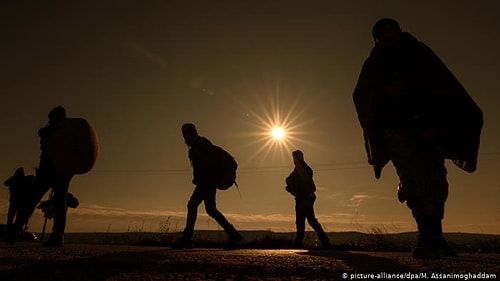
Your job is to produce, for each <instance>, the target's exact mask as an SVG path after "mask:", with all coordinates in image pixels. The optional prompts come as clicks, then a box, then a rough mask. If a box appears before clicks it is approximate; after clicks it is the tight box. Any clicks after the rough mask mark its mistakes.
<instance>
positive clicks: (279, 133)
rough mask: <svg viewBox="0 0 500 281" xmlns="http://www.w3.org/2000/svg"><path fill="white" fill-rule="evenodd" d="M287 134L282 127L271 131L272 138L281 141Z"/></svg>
mask: <svg viewBox="0 0 500 281" xmlns="http://www.w3.org/2000/svg"><path fill="white" fill-rule="evenodd" d="M285 135H286V132H285V130H284V129H283V128H281V127H274V128H273V129H272V131H271V136H272V138H273V139H274V140H277V141H281V140H283V138H284V137H285Z"/></svg>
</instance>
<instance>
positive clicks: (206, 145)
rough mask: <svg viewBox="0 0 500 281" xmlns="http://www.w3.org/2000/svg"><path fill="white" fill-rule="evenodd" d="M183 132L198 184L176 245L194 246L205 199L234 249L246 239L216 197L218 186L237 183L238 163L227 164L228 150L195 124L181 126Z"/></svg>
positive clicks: (227, 245) (190, 247) (209, 213)
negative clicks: (222, 211) (215, 143)
mask: <svg viewBox="0 0 500 281" xmlns="http://www.w3.org/2000/svg"><path fill="white" fill-rule="evenodd" d="M182 135H183V137H184V141H185V143H186V145H187V146H188V147H189V160H190V161H191V166H192V167H193V180H192V182H193V184H194V185H195V186H196V187H195V189H194V191H193V194H192V195H191V198H190V199H189V201H188V205H187V218H186V227H185V228H184V232H183V235H182V237H181V239H180V240H179V241H178V242H177V243H176V244H175V245H174V247H175V248H177V249H192V248H193V243H192V238H193V232H194V226H195V223H196V217H197V214H198V206H199V205H200V204H201V202H204V203H205V210H206V212H207V214H208V215H209V216H210V217H212V218H213V219H214V220H215V221H216V222H217V223H218V224H219V225H220V226H221V227H222V228H223V229H224V231H225V232H226V233H227V234H228V236H229V237H228V239H227V242H226V244H225V246H224V249H234V248H235V247H236V245H237V244H238V243H239V242H241V241H242V240H243V236H241V234H240V233H239V232H238V231H237V230H236V228H235V227H234V226H233V225H232V224H231V223H229V221H228V220H227V219H226V218H225V217H224V215H223V214H222V213H221V212H220V211H219V210H218V209H217V206H216V202H215V197H216V193H217V189H227V188H228V187H229V186H230V185H232V184H233V183H234V180H235V175H236V173H235V172H236V168H235V165H236V162H234V163H233V164H232V165H227V164H226V163H225V161H223V160H224V159H228V158H229V157H227V155H229V153H227V152H225V151H224V150H223V149H221V148H220V147H218V146H215V145H213V144H212V142H210V141H209V140H208V139H206V138H205V137H202V136H200V135H198V131H197V130H196V126H195V125H194V124H192V123H186V124H184V125H182ZM229 156H230V155H229ZM230 158H232V157H230ZM229 160H230V159H229ZM233 161H234V159H233ZM229 162H231V161H229ZM228 178H229V179H232V182H230V184H227V179H228ZM229 181H230V180H229ZM228 185H229V186H228Z"/></svg>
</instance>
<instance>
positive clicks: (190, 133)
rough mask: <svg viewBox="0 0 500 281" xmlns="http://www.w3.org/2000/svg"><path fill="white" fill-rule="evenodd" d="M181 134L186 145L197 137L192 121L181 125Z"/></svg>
mask: <svg viewBox="0 0 500 281" xmlns="http://www.w3.org/2000/svg"><path fill="white" fill-rule="evenodd" d="M182 136H183V137H184V142H185V143H186V144H187V146H191V145H192V143H193V141H194V140H195V139H196V138H198V137H199V135H198V131H197V130H196V126H195V125H194V124H192V123H186V124H184V125H182Z"/></svg>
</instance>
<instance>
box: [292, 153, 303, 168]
mask: <svg viewBox="0 0 500 281" xmlns="http://www.w3.org/2000/svg"><path fill="white" fill-rule="evenodd" d="M292 156H293V163H294V164H295V165H297V164H299V163H304V153H302V151H300V150H295V151H294V152H292Z"/></svg>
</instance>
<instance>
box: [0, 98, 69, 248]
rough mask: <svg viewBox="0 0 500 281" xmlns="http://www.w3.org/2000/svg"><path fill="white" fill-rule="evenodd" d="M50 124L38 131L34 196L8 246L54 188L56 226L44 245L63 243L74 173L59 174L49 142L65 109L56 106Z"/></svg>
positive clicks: (13, 231) (27, 204)
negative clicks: (39, 152)
mask: <svg viewBox="0 0 500 281" xmlns="http://www.w3.org/2000/svg"><path fill="white" fill-rule="evenodd" d="M48 118H49V122H48V125H46V126H45V127H43V128H41V129H40V130H39V131H38V136H39V137H40V149H41V155H40V163H39V167H38V169H37V172H36V175H35V180H34V183H33V193H32V196H31V198H29V199H30V200H27V201H26V203H25V204H24V206H23V208H22V212H20V213H19V216H18V217H17V218H16V222H15V223H14V227H13V228H12V229H11V230H10V231H9V232H10V233H9V237H8V241H7V242H8V243H10V244H15V242H16V240H17V236H18V235H19V233H20V230H21V228H22V226H23V225H24V224H25V223H26V222H27V221H28V219H29V218H30V217H31V215H32V214H33V211H34V210H35V207H36V205H37V204H38V203H39V202H40V200H41V199H42V197H43V195H44V194H45V193H46V192H47V191H48V190H49V189H51V188H52V190H53V192H54V194H53V197H52V200H53V203H54V224H53V227H52V233H51V235H50V237H49V239H48V240H47V241H46V242H45V243H44V246H49V247H62V246H63V244H64V230H65V227H66V212H67V207H66V196H67V193H68V187H69V183H70V181H71V179H72V177H73V174H61V173H58V172H57V171H56V169H55V167H54V165H53V163H52V162H51V160H50V157H49V155H48V153H47V143H48V141H49V139H50V137H51V136H52V135H53V134H54V133H55V132H56V131H57V130H58V129H59V128H60V124H61V123H62V122H63V120H64V119H65V118H66V110H65V109H64V108H63V107H62V106H58V107H55V108H54V109H52V110H51V111H50V112H49V114H48Z"/></svg>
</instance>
